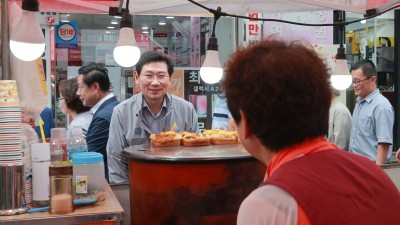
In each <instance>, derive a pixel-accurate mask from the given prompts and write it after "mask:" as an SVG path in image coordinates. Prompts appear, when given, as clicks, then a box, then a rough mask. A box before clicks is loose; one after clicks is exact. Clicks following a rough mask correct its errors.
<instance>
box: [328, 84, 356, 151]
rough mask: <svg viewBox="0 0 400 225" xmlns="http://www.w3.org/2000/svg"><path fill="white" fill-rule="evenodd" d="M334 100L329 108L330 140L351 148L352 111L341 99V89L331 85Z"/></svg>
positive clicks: (339, 145) (344, 148) (342, 147)
mask: <svg viewBox="0 0 400 225" xmlns="http://www.w3.org/2000/svg"><path fill="white" fill-rule="evenodd" d="M331 90H332V102H331V107H330V108H329V127H328V141H330V142H332V143H334V144H336V145H337V146H338V147H339V148H341V149H343V150H348V149H349V139H350V131H351V113H350V111H349V109H348V108H347V107H346V106H345V105H344V104H343V103H342V102H341V101H340V99H339V96H340V91H339V90H336V89H335V88H333V87H332V86H331Z"/></svg>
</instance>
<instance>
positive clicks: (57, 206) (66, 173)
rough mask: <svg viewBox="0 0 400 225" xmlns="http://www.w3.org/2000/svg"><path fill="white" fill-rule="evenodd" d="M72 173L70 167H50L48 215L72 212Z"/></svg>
mask: <svg viewBox="0 0 400 225" xmlns="http://www.w3.org/2000/svg"><path fill="white" fill-rule="evenodd" d="M72 172H73V170H72V165H52V166H50V168H49V176H50V209H49V210H50V213H52V214H66V213H72V212H73V211H74V204H73V200H74V189H73V183H72V175H73V173H72Z"/></svg>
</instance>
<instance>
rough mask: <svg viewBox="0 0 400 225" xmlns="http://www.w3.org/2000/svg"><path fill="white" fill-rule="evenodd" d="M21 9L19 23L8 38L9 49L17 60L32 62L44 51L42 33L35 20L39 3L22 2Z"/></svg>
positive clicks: (27, 0)
mask: <svg viewBox="0 0 400 225" xmlns="http://www.w3.org/2000/svg"><path fill="white" fill-rule="evenodd" d="M22 9H23V11H22V16H21V18H20V21H19V23H18V25H17V26H16V27H15V29H14V31H13V32H12V33H11V36H10V49H11V52H12V53H13V54H14V55H15V56H16V57H17V58H18V59H20V60H23V61H33V60H35V59H37V58H39V57H40V56H41V55H42V54H43V51H44V49H45V43H44V35H43V31H42V28H40V25H39V20H38V18H37V12H38V11H39V2H38V1H37V0H24V1H22Z"/></svg>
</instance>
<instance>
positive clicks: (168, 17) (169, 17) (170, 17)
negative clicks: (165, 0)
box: [165, 16, 175, 19]
mask: <svg viewBox="0 0 400 225" xmlns="http://www.w3.org/2000/svg"><path fill="white" fill-rule="evenodd" d="M165 18H167V19H173V18H175V16H167V17H165Z"/></svg>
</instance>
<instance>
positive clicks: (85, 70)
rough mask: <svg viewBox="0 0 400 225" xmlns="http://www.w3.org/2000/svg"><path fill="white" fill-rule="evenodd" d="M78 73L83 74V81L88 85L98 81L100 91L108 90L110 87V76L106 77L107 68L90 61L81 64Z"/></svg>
mask: <svg viewBox="0 0 400 225" xmlns="http://www.w3.org/2000/svg"><path fill="white" fill-rule="evenodd" d="M78 73H79V75H83V82H84V83H85V84H86V85H87V86H90V85H92V84H93V83H98V84H99V86H100V90H101V91H102V92H109V91H110V88H111V82H110V78H109V77H108V70H107V68H104V67H102V66H100V65H98V64H95V63H91V64H89V65H86V66H82V67H81V68H79V70H78Z"/></svg>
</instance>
